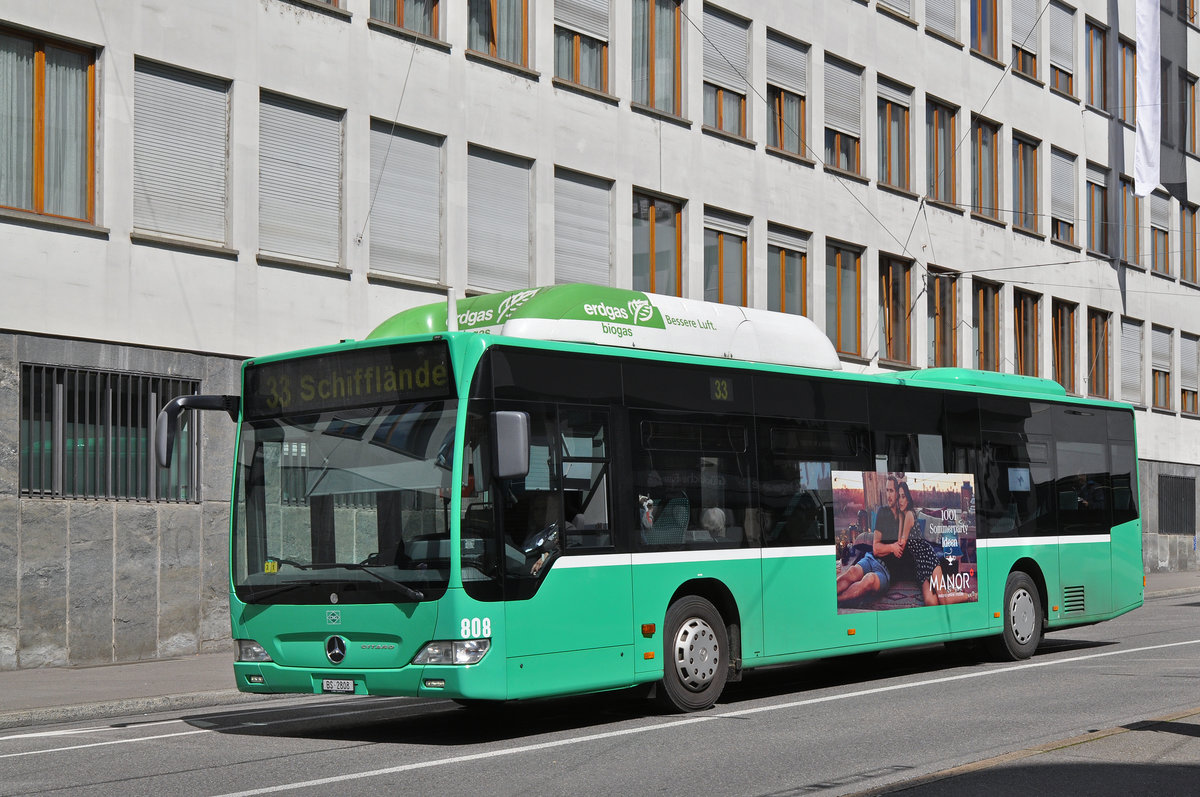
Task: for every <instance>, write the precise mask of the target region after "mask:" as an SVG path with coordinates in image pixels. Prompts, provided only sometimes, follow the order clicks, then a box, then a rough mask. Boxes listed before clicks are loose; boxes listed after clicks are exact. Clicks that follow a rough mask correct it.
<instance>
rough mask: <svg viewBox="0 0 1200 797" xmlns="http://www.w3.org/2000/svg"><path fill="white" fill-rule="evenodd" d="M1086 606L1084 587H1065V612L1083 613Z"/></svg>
mask: <svg viewBox="0 0 1200 797" xmlns="http://www.w3.org/2000/svg"><path fill="white" fill-rule="evenodd" d="M1084 608H1085V605H1084V600H1083V587H1081V586H1080V587H1063V613H1064V614H1075V613H1080V614H1081V613H1082V612H1083V611H1084Z"/></svg>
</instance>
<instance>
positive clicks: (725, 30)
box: [704, 7, 749, 94]
mask: <svg viewBox="0 0 1200 797" xmlns="http://www.w3.org/2000/svg"><path fill="white" fill-rule="evenodd" d="M747 31H748V28H747V27H746V23H745V22H742V21H740V20H736V19H734V18H733V17H730V16H728V15H726V14H722V13H720V12H719V11H715V10H714V9H711V8H707V7H706V8H705V9H704V79H705V81H707V82H709V83H714V84H716V85H718V86H720V87H722V88H726V89H730V90H731V91H736V92H738V93H739V94H745V93H746V84H747V78H748V74H747V70H748V67H747V51H748V49H749V42H748V39H747Z"/></svg>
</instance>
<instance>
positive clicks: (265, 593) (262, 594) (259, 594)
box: [246, 579, 323, 603]
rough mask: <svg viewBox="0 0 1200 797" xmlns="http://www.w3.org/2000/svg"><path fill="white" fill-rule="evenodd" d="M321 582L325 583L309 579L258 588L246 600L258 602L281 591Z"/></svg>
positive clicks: (311, 585) (315, 584) (312, 585)
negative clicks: (267, 587)
mask: <svg viewBox="0 0 1200 797" xmlns="http://www.w3.org/2000/svg"><path fill="white" fill-rule="evenodd" d="M321 583H323V582H320V581H314V580H312V579H307V580H305V581H289V582H288V583H286V584H280V585H278V586H275V587H271V588H269V589H264V590H258V591H256V592H255V593H254V594H252V595H249V596H248V598H249V600H247V601H246V602H247V603H251V602H253V603H257V602H258V601H260V600H265V599H267V598H270V597H272V596H275V595H279V594H280V593H283V592H288V591H290V590H293V589H297V588H298V587H314V586H317V585H318V584H321Z"/></svg>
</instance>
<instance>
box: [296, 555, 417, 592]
mask: <svg viewBox="0 0 1200 797" xmlns="http://www.w3.org/2000/svg"><path fill="white" fill-rule="evenodd" d="M335 567H344V568H346V569H347V570H361V571H363V572H364V573H366V574H368V575H371V576H374V577H375V578H377V579H379V580H380V581H382V582H383V583H385V584H388V585H390V586H393V587H395V588H396V589H398V590H399V591H400V594H401V595H403V596H404V597H406V598H408V599H409V600H410V601H423V600H425V593H423V592H421V591H420V590H415V589H413V588H412V587H410V586H408V585H407V584H402V583H400V582H399V581H397V580H396V579H394V578H388V577H387V576H385V575H382V574H380V573H376V572H375V571H374V570H372V569H371V565H364V564H359V563H358V562H314V563H313V564H311V565H307V566H306V567H305V569H306V570H332V569H333V568H335Z"/></svg>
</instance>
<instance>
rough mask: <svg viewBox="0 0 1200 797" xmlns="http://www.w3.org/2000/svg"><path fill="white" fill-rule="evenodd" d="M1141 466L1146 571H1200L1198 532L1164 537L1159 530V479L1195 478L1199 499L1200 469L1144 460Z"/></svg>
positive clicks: (1179, 464) (1174, 463)
mask: <svg viewBox="0 0 1200 797" xmlns="http://www.w3.org/2000/svg"><path fill="white" fill-rule="evenodd" d="M1138 464H1139V467H1140V471H1141V472H1140V482H1141V502H1142V507H1141V508H1142V561H1143V563H1144V564H1145V566H1146V571H1147V572H1151V573H1153V572H1178V571H1182V570H1197V569H1200V559H1198V558H1197V555H1196V545H1197V530H1196V529H1192V533H1191V534H1160V533H1159V530H1158V477H1159V476H1185V477H1187V478H1190V479H1194V480H1195V484H1196V489H1197V498H1200V468H1197V467H1196V466H1195V465H1189V464H1183V463H1179V462H1157V461H1151V460H1142V461H1141V462H1140V463H1138ZM1194 500H1195V499H1194ZM1197 506H1200V503H1198V504H1197Z"/></svg>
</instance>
